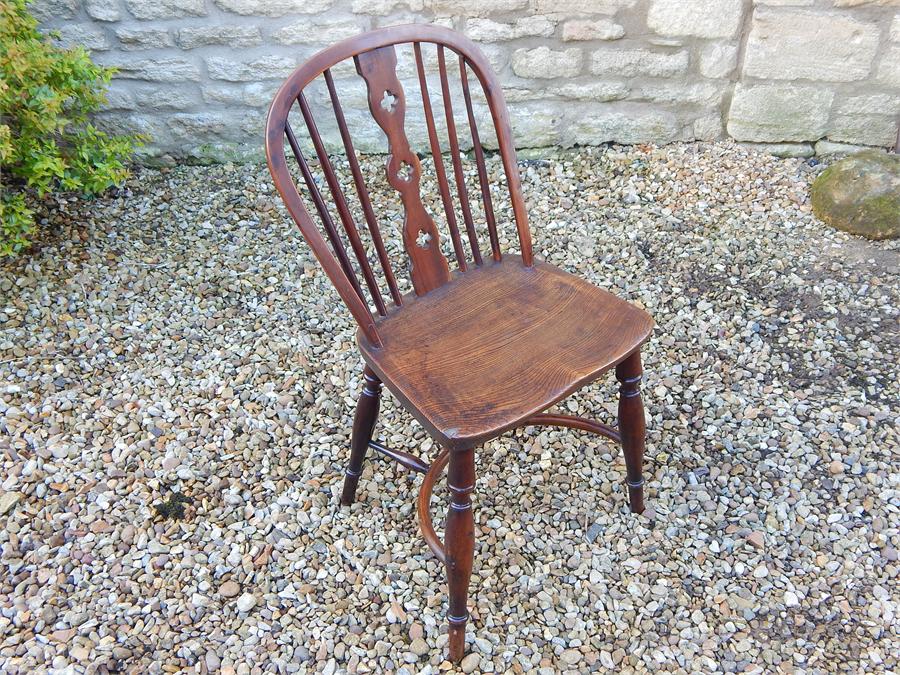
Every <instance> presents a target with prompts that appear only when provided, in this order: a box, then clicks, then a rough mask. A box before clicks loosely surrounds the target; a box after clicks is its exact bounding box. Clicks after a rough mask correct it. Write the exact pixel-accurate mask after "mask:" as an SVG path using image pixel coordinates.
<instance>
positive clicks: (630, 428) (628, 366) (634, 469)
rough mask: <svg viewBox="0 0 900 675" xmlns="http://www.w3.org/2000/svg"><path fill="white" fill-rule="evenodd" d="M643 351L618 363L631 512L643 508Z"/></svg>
mask: <svg viewBox="0 0 900 675" xmlns="http://www.w3.org/2000/svg"><path fill="white" fill-rule="evenodd" d="M642 373H643V369H642V368H641V354H640V352H639V351H635V352H634V353H632V354H631V355H630V356H629V357H628V358H627V359H625V360H624V361H622V362H621V363H619V364H618V365H617V366H616V379H617V380H619V382H620V383H621V386H620V387H619V431H620V433H621V434H622V451H623V452H624V453H625V469H626V474H627V476H626V480H625V482H626V484H627V485H628V501H629V502H630V504H631V511H632V513H642V512H643V510H644V477H643V475H642V474H641V466H642V465H643V463H644V435H645V427H644V425H645V422H644V404H643V403H642V402H641V375H642Z"/></svg>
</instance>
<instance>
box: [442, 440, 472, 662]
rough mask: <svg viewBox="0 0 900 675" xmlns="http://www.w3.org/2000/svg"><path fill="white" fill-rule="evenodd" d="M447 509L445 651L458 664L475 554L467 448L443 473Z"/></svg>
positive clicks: (456, 453) (453, 455)
mask: <svg viewBox="0 0 900 675" xmlns="http://www.w3.org/2000/svg"><path fill="white" fill-rule="evenodd" d="M447 488H448V491H449V493H450V494H449V502H450V503H449V508H448V509H447V524H446V526H445V528H444V529H445V532H446V534H445V535H444V552H445V555H446V559H445V562H444V564H445V566H446V568H447V586H448V588H449V591H450V609H449V611H448V612H447V622H448V623H449V624H450V630H449V638H450V639H449V641H448V651H449V657H450V660H451V661H453V662H459V661H460V660H462V657H463V654H464V653H465V649H466V623H467V622H468V620H469V610H468V608H467V607H466V601H467V600H468V598H469V579H470V578H471V576H472V559H473V557H474V554H475V519H474V516H473V513H472V492H473V491H474V490H475V450H474V449H473V448H471V447H468V448H462V449H459V450H455V451H451V452H450V468H449V470H448V473H447Z"/></svg>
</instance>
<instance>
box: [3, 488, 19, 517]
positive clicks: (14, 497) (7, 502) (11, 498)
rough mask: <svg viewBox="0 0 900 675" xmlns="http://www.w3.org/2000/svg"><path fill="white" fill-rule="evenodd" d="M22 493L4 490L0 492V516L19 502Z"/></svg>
mask: <svg viewBox="0 0 900 675" xmlns="http://www.w3.org/2000/svg"><path fill="white" fill-rule="evenodd" d="M21 498H22V495H21V494H19V493H18V492H4V493H2V494H0V516H5V515H6V514H7V513H9V512H10V511H12V508H13V507H14V506H15V505H16V504H18V503H19V500H20V499H21Z"/></svg>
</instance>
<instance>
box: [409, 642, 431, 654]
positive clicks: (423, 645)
mask: <svg viewBox="0 0 900 675" xmlns="http://www.w3.org/2000/svg"><path fill="white" fill-rule="evenodd" d="M409 649H410V651H411V652H412V653H413V654H415V655H416V656H425V654H427V653H428V652H429V651H430V648H429V647H428V643H427V642H425V640H423V639H422V638H416V639H415V640H413V641H412V642H411V643H410V644H409Z"/></svg>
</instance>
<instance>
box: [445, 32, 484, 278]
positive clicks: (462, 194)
mask: <svg viewBox="0 0 900 675" xmlns="http://www.w3.org/2000/svg"><path fill="white" fill-rule="evenodd" d="M438 70H439V71H440V76H441V92H442V93H443V96H444V114H445V115H446V117H447V135H448V136H449V137H450V156H451V158H452V160H453V175H454V177H455V178H456V190H457V192H458V193H459V206H460V209H461V210H462V214H463V220H464V221H465V223H466V233H467V234H468V235H469V246H470V247H471V249H472V258H473V259H474V260H475V264H476V265H481V263H482V260H481V250H480V249H479V246H478V234H477V233H476V232H475V222H474V221H473V220H472V209H471V208H470V207H469V195H468V194H467V193H466V177H465V174H464V173H463V167H462V160H461V159H460V156H459V139H458V138H457V137H456V121H455V120H454V118H453V101H452V97H451V96H450V83H449V81H448V80H447V63H446V59H445V58H444V45H440V44H439V45H438Z"/></svg>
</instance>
